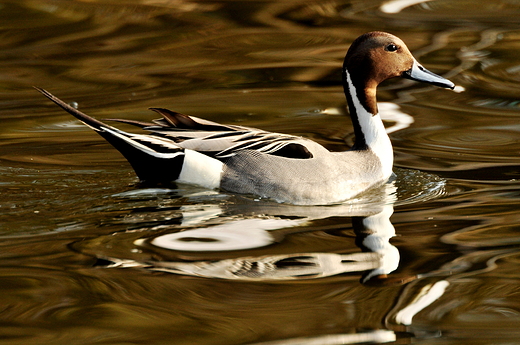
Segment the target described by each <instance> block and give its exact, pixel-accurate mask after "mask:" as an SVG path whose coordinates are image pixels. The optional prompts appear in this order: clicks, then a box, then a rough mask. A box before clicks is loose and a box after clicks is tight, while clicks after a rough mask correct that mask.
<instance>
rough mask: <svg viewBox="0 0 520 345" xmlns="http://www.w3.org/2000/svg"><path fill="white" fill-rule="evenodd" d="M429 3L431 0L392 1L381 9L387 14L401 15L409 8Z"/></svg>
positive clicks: (384, 4)
mask: <svg viewBox="0 0 520 345" xmlns="http://www.w3.org/2000/svg"><path fill="white" fill-rule="evenodd" d="M428 1H431V0H392V1H387V2H385V3H383V4H382V5H381V7H380V8H379V9H380V10H381V12H385V13H399V12H401V11H402V10H404V9H405V8H407V7H410V6H414V5H417V4H420V3H425V2H428Z"/></svg>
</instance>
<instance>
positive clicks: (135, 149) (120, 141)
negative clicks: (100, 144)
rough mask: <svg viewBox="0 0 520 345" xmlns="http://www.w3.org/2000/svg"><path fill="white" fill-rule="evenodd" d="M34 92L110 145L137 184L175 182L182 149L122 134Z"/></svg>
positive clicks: (54, 99) (49, 95)
mask: <svg viewBox="0 0 520 345" xmlns="http://www.w3.org/2000/svg"><path fill="white" fill-rule="evenodd" d="M34 88H35V89H36V90H38V91H39V92H41V93H42V94H43V95H44V96H45V97H47V98H48V99H50V100H51V101H53V102H54V103H56V104H57V105H58V106H59V107H61V108H62V109H63V110H65V111H66V112H68V113H69V114H71V115H72V116H74V117H75V118H77V119H78V120H80V121H81V122H83V123H84V124H86V125H87V126H89V127H90V128H92V129H93V130H95V131H96V132H97V133H98V134H99V135H101V136H102V137H103V138H105V139H106V140H107V141H108V142H109V143H110V144H112V146H114V147H115V148H116V149H117V150H118V151H119V152H121V154H122V155H123V156H124V157H125V158H126V159H127V160H128V162H129V163H130V164H131V165H132V167H133V168H134V170H135V172H136V174H137V176H138V177H139V179H140V180H141V181H143V182H149V183H166V182H172V181H174V180H176V179H178V177H179V174H180V172H181V170H182V166H183V163H184V149H183V148H181V147H178V146H176V145H175V144H174V143H173V142H172V143H165V142H160V141H158V140H154V138H153V137H149V136H145V135H139V134H131V133H126V132H124V131H122V130H120V129H117V128H115V127H112V126H109V125H107V124H104V123H103V122H101V121H99V120H96V119H94V118H92V117H90V116H88V115H87V114H84V113H82V112H81V111H79V110H77V109H75V108H73V107H71V106H70V105H68V104H67V103H65V102H63V101H62V100H61V99H59V98H58V97H56V96H54V95H53V94H51V93H50V92H48V91H46V90H44V89H42V88H39V87H34ZM123 122H124V121H123Z"/></svg>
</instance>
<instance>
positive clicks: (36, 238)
mask: <svg viewBox="0 0 520 345" xmlns="http://www.w3.org/2000/svg"><path fill="white" fill-rule="evenodd" d="M406 3H407V2H406V1H395V2H386V3H385V2H382V1H316V2H307V1H279V2H275V1H244V2H239V1H222V2H212V1H208V2H204V1H193V2H190V1H181V0H179V1H166V0H164V1H160V0H157V1H154V0H149V1H145V0H142V1H130V0H128V1H110V2H102V1H57V0H54V1H41V0H40V1H30V0H16V1H1V2H0V23H1V25H0V32H1V37H2V39H1V40H0V59H1V63H0V87H1V90H2V92H1V93H0V119H1V121H2V122H1V123H2V126H0V193H1V203H0V247H1V250H0V344H257V343H268V344H351V343H378V342H380V343H383V342H389V343H392V342H395V343H398V344H407V343H415V344H443V345H444V344H520V287H519V283H520V269H519V268H520V255H519V253H520V250H519V245H520V235H519V231H520V225H519V220H520V216H519V212H518V210H519V206H520V185H519V182H518V181H519V178H520V157H519V151H520V141H519V137H520V136H519V130H520V126H519V123H520V121H519V120H520V109H519V104H520V103H519V102H520V60H519V58H518V50H519V47H520V45H519V42H520V19H519V18H520V2H519V1H512V0H509V1H507V0H492V1H491V0H490V1H452V0H450V1H442V0H438V1H436V0H435V1H428V2H422V3H419V2H418V4H415V5H409V6H405V5H406ZM372 30H385V31H390V32H392V33H394V34H396V35H398V36H400V37H401V38H402V39H403V40H404V41H405V42H407V44H408V46H409V47H410V49H411V50H412V51H413V53H414V55H415V56H416V57H417V58H418V60H419V61H420V62H421V63H423V64H424V65H425V66H426V67H427V68H429V69H431V70H433V71H435V72H436V73H439V74H442V75H444V76H446V77H448V78H450V79H451V80H453V81H454V82H455V83H456V84H457V85H459V89H461V90H462V89H463V90H464V91H463V92H458V93H456V92H451V91H447V90H441V89H436V88H433V87H425V86H424V85H421V84H417V83H412V82H408V81H403V80H392V81H389V82H386V83H385V84H384V85H382V86H381V88H380V89H379V94H378V97H379V101H380V102H381V105H380V110H381V113H382V116H383V117H384V118H385V119H386V120H387V121H386V124H387V126H388V128H389V131H391V135H390V136H391V139H392V141H393V143H394V149H395V157H396V163H395V166H396V169H395V172H396V180H395V181H394V182H392V183H391V184H389V185H387V186H386V187H385V189H384V190H380V191H378V192H374V193H372V194H370V195H365V196H363V197H361V198H359V199H358V200H354V201H351V202H347V203H345V204H342V205H335V206H321V207H296V206H291V205H280V204H275V203H272V202H269V201H265V200H255V199H254V198H249V197H243V196H236V195H230V194H226V193H221V192H218V191H211V190H206V189H203V188H199V187H193V186H188V185H181V184H179V185H178V186H176V187H172V188H169V189H165V188H148V189H146V188H141V187H139V186H138V185H136V182H137V180H136V178H135V175H134V173H133V171H132V170H131V168H130V166H129V165H128V164H127V163H126V161H125V160H124V159H123V158H122V157H121V156H120V155H119V154H118V153H117V151H115V150H114V149H112V148H111V147H110V146H109V144H107V143H105V142H104V141H103V140H102V139H101V138H100V137H99V136H97V135H96V134H95V133H93V132H92V131H90V130H89V129H88V128H85V127H84V126H82V125H80V124H79V123H78V122H77V121H75V120H73V119H72V118H71V117H70V116H69V115H67V114H65V113H63V112H62V111H61V110H60V109H58V108H57V107H55V106H53V105H52V104H50V102H48V101H47V100H46V99H43V98H42V96H41V95H39V94H38V93H37V92H36V91H35V90H34V89H32V88H31V86H33V85H37V86H40V87H44V88H46V89H48V90H49V91H51V92H53V93H54V94H56V95H57V96H59V97H61V98H63V99H64V100H66V101H68V102H76V103H77V104H78V105H79V107H80V109H81V110H83V111H85V112H87V113H89V114H91V115H93V116H95V117H97V118H110V117H122V118H127V119H135V120H137V119H144V120H150V119H152V118H154V115H153V114H152V113H150V112H149V111H148V110H146V109H147V108H148V107H152V106H156V107H167V108H171V109H174V110H176V111H181V112H184V113H188V114H193V115H196V116H199V117H204V118H208V119H211V120H214V121H219V122H225V123H237V124H241V125H247V126H253V127H261V128H263V129H267V130H274V131H278V132H285V133H291V134H296V135H304V136H307V137H311V138H313V139H315V140H317V141H319V142H320V143H323V144H324V145H326V146H327V147H329V148H331V149H335V150H341V149H345V148H347V147H348V145H349V144H351V143H352V127H351V124H350V121H349V120H348V117H344V116H341V115H342V114H344V113H345V110H344V108H345V101H344V96H343V94H342V88H341V83H340V66H341V63H342V59H343V56H344V54H345V52H346V49H347V48H348V46H349V45H350V43H351V42H352V40H353V39H354V38H356V37H357V36H358V35H360V34H362V33H364V32H367V31H372ZM392 213H393V214H392ZM164 247H169V249H167V248H164ZM231 249H233V250H231Z"/></svg>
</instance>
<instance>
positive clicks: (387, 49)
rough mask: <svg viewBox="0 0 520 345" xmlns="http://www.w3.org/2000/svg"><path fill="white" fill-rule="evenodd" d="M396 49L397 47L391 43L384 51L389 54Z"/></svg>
mask: <svg viewBox="0 0 520 345" xmlns="http://www.w3.org/2000/svg"><path fill="white" fill-rule="evenodd" d="M397 49H398V47H397V46H396V45H395V44H393V43H391V44H389V45H387V46H386V47H385V50H386V51H389V52H395V51H396V50H397Z"/></svg>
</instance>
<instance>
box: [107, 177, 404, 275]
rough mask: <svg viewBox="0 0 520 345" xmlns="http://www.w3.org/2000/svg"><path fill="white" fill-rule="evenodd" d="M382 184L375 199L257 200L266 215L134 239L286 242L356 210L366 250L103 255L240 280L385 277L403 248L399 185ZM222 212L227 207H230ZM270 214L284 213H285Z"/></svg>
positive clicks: (150, 242) (115, 263) (171, 244)
mask: <svg viewBox="0 0 520 345" xmlns="http://www.w3.org/2000/svg"><path fill="white" fill-rule="evenodd" d="M381 189H382V191H383V193H382V194H381V195H377V194H374V193H372V194H371V195H370V196H369V198H370V199H371V201H372V203H369V204H363V203H360V204H358V205H355V204H344V205H336V206H328V207H307V206H293V205H279V204H272V203H265V204H263V203H258V202H256V203H255V204H253V205H251V207H252V208H251V210H250V212H251V214H253V213H254V214H257V215H258V214H261V215H262V216H261V217H258V216H257V217H252V218H246V219H238V220H236V219H234V218H233V219H231V220H230V221H229V222H226V223H224V224H219V225H215V226H210V227H200V228H197V229H191V230H185V231H180V232H174V233H167V234H164V235H160V236H157V237H153V238H141V239H138V240H136V241H135V242H134V244H135V245H136V246H137V247H138V248H139V249H140V250H143V251H151V252H153V251H157V250H163V249H168V250H172V251H181V252H196V253H197V254H199V255H203V253H204V252H227V251H233V250H251V249H256V248H261V247H265V246H268V245H271V244H273V243H275V242H280V241H282V239H283V237H284V236H286V235H289V234H291V233H297V232H301V231H309V228H308V227H302V225H304V224H306V223H308V222H311V221H315V220H319V219H326V218H330V217H344V216H345V215H351V216H354V217H353V218H352V225H353V228H354V232H355V234H356V244H357V245H358V246H359V247H360V248H361V249H362V252H355V253H346V254H336V253H318V252H304V253H291V254H275V255H262V256H254V257H253V256H247V257H238V258H233V259H224V260H217V261H215V260H207V261H206V260H201V261H191V262H186V261H146V262H141V261H134V260H126V259H120V258H119V259H118V258H114V257H104V258H103V259H106V260H109V261H110V262H112V264H111V265H110V267H146V268H147V269H150V270H155V271H163V272H169V273H177V274H185V275H193V276H200V277H207V278H222V279H234V280H258V281H266V280H303V279H315V278H322V277H329V276H333V275H338V274H342V273H347V272H365V271H368V272H367V273H366V274H365V275H364V277H363V278H362V282H363V283H366V282H367V281H369V280H370V279H372V278H374V277H377V278H379V279H382V277H384V276H386V275H388V274H390V273H391V272H392V271H394V270H395V269H397V267H398V265H399V251H398V250H397V248H396V247H395V246H393V245H392V244H391V243H390V239H391V238H392V237H394V236H395V229H394V227H393V225H392V223H391V222H390V216H391V215H392V213H393V203H392V202H388V199H389V198H390V199H392V198H395V185H394V184H393V183H389V184H387V185H386V186H385V187H384V188H381ZM375 198H378V199H379V200H378V202H373V201H374V199H375ZM262 204H263V205H262ZM230 207H231V208H232V206H230ZM280 208H283V211H282V210H281V209H280ZM240 211H241V212H242V215H243V214H244V212H246V211H247V210H246V209H245V207H244V204H240ZM281 211H282V213H280V212H281ZM191 212H193V210H191ZM194 212H197V211H194ZM216 212H222V213H224V210H218V211H216ZM229 212H230V209H227V210H226V213H229ZM231 212H232V211H231ZM185 213H188V214H184V215H183V217H184V218H185V219H187V220H188V222H189V223H190V224H191V223H192V219H194V218H196V219H198V217H197V216H194V215H190V214H189V213H190V212H185ZM270 214H271V215H274V214H283V215H284V217H283V218H282V217H276V216H269V215H270Z"/></svg>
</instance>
